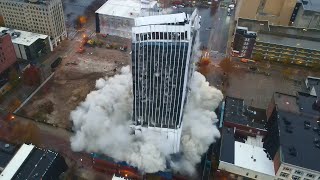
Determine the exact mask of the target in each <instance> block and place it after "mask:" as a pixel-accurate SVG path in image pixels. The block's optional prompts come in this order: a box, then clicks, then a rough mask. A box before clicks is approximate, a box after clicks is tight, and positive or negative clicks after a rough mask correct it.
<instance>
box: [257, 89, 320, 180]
mask: <svg viewBox="0 0 320 180" xmlns="http://www.w3.org/2000/svg"><path fill="white" fill-rule="evenodd" d="M318 98H319V97H317V96H313V95H310V94H308V93H297V95H296V96H292V95H287V94H282V93H275V94H274V96H273V98H272V100H271V102H270V104H269V107H268V110H267V117H268V123H267V129H268V134H267V135H266V137H265V138H264V145H263V147H264V148H265V150H266V152H267V153H268V155H269V156H270V157H271V158H272V159H273V163H274V168H275V172H276V178H277V180H285V179H294V180H300V179H301V180H306V179H308V180H318V179H320V166H319V163H318V162H319V161H320V156H319V153H320V140H319V135H320V130H319V129H320V108H319V107H320V103H317V102H318V101H317V100H318Z"/></svg>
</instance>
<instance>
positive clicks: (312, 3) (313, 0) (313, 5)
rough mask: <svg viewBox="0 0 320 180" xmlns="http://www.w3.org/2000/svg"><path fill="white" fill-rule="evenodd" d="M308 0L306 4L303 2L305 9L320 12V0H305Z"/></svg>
mask: <svg viewBox="0 0 320 180" xmlns="http://www.w3.org/2000/svg"><path fill="white" fill-rule="evenodd" d="M303 1H305V2H307V3H306V4H304V3H302V6H303V8H304V9H305V10H308V11H316V12H320V1H319V0H303Z"/></svg>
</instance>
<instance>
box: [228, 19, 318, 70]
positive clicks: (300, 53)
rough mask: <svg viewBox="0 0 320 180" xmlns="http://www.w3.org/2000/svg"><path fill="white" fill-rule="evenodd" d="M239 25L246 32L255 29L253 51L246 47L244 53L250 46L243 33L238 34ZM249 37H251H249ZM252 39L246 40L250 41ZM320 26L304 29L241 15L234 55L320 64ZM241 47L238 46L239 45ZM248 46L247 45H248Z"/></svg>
mask: <svg viewBox="0 0 320 180" xmlns="http://www.w3.org/2000/svg"><path fill="white" fill-rule="evenodd" d="M239 29H245V30H244V31H245V32H248V31H250V33H256V37H255V38H253V39H252V41H255V44H254V46H253V50H252V53H251V54H250V53H249V52H251V51H248V50H247V51H246V54H241V52H242V51H238V50H241V48H242V49H246V48H247V49H251V48H252V47H250V48H248V47H249V45H250V43H247V44H248V45H246V44H245V43H246V42H245V43H239V42H242V41H241V38H242V39H244V35H241V34H240V35H237V34H239V33H238V32H237V31H239ZM249 39H250V38H249ZM250 41H251V39H250V40H249V41H247V42H250ZM319 45H320V30H317V29H304V28H295V27H284V26H274V25H270V24H269V23H268V22H267V21H256V20H250V19H241V18H240V19H238V23H237V26H236V33H235V36H234V42H233V48H236V49H234V50H233V55H234V56H239V57H242V56H243V57H247V58H252V59H254V60H266V61H277V62H282V63H287V64H297V65H303V66H308V67H320V61H319V59H320V46H319ZM238 46H239V47H240V48H239V47H238ZM246 46H247V47H246Z"/></svg>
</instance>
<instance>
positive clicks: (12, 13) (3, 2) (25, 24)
mask: <svg viewBox="0 0 320 180" xmlns="http://www.w3.org/2000/svg"><path fill="white" fill-rule="evenodd" d="M0 11H1V13H2V16H3V18H4V23H5V25H6V27H8V28H13V29H18V30H23V31H29V32H34V33H40V34H45V35H48V36H50V40H51V41H52V44H53V45H54V46H57V44H58V43H59V42H60V41H61V40H63V39H65V38H66V37H67V30H66V26H65V20H64V14H63V8H62V2H61V0H47V1H44V0H25V1H22V0H0Z"/></svg>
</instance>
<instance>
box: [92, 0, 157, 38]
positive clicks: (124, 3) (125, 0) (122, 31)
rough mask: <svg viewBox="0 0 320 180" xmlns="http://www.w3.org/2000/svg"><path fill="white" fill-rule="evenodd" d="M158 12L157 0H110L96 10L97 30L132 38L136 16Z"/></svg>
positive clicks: (102, 32)
mask: <svg viewBox="0 0 320 180" xmlns="http://www.w3.org/2000/svg"><path fill="white" fill-rule="evenodd" d="M155 14H158V7H157V1H150V0H108V1H107V2H106V3H105V4H103V5H102V6H101V7H100V8H99V9H98V10H97V11H96V32H97V33H100V34H105V35H114V36H119V37H124V38H131V29H132V27H133V26H134V18H136V17H140V16H149V15H155Z"/></svg>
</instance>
